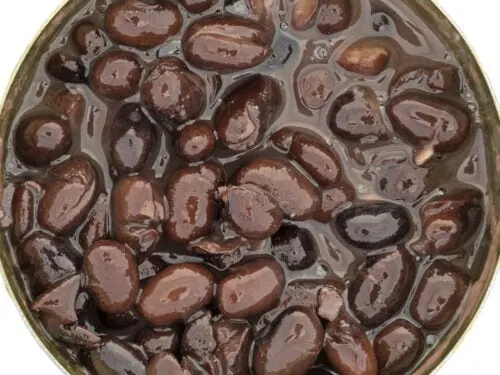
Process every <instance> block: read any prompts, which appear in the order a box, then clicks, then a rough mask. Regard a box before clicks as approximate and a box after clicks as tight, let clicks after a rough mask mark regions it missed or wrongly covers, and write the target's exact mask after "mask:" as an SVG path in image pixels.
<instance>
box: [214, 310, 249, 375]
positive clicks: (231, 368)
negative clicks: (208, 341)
mask: <svg viewBox="0 0 500 375" xmlns="http://www.w3.org/2000/svg"><path fill="white" fill-rule="evenodd" d="M213 329H214V335H215V341H216V343H217V347H216V348H215V356H216V357H217V358H218V359H219V361H220V363H221V365H222V373H223V374H225V375H249V374H250V369H249V365H248V357H249V354H250V347H251V345H252V340H253V332H252V327H251V326H250V324H249V323H248V322H246V321H244V320H229V319H224V318H223V319H221V320H219V321H218V322H217V323H214V326H213Z"/></svg>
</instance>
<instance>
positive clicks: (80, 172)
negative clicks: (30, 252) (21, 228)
mask: <svg viewBox="0 0 500 375" xmlns="http://www.w3.org/2000/svg"><path fill="white" fill-rule="evenodd" d="M50 178H51V179H50V182H47V184H46V187H45V195H44V196H43V197H42V199H41V200H40V205H39V207H38V221H39V223H40V225H41V226H43V227H45V228H47V229H49V230H50V231H52V232H53V233H56V234H67V233H70V232H71V231H73V230H74V229H75V228H76V227H77V226H78V225H80V224H81V222H82V219H83V218H84V217H85V215H87V213H88V212H89V211H90V208H91V207H92V204H93V203H94V200H95V195H96V192H97V175H96V171H95V169H94V167H93V166H92V164H91V163H90V162H89V161H88V160H87V159H86V158H85V157H83V156H74V157H72V158H71V159H68V160H67V161H65V162H64V163H62V164H59V165H58V166H56V167H54V168H52V170H51V171H50Z"/></svg>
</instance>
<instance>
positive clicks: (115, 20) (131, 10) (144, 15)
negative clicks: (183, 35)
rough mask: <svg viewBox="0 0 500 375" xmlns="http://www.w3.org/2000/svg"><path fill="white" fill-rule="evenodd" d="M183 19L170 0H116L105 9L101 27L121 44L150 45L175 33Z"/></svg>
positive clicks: (133, 45) (161, 41) (143, 46)
mask: <svg viewBox="0 0 500 375" xmlns="http://www.w3.org/2000/svg"><path fill="white" fill-rule="evenodd" d="M182 21H183V20H182V15H181V13H180V11H179V9H178V8H177V6H175V5H174V4H172V3H170V2H155V3H148V2H147V1H143V0H119V1H117V2H115V3H113V4H111V5H110V6H109V7H108V9H107V10H106V16H105V19H104V27H105V28H106V31H107V32H108V33H109V35H110V36H111V37H112V38H113V39H115V40H116V41H117V42H118V43H120V44H124V45H127V46H130V47H136V48H140V49H149V48H153V47H156V46H158V45H160V44H162V43H164V42H166V41H167V40H168V39H170V38H172V37H173V36H174V35H176V34H177V33H178V32H179V30H180V29H181V26H182Z"/></svg>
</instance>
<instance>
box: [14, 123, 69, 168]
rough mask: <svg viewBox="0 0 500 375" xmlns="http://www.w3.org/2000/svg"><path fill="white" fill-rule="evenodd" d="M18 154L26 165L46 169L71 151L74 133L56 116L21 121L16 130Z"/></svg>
mask: <svg viewBox="0 0 500 375" xmlns="http://www.w3.org/2000/svg"><path fill="white" fill-rule="evenodd" d="M15 142H16V143H15V146H16V153H17V155H18V156H19V158H20V159H21V160H22V161H24V162H25V163H27V164H29V165H32V166H34V167H44V166H47V165H49V164H50V163H51V162H53V161H54V160H56V159H58V158H60V157H61V156H63V155H64V154H65V153H67V152H68V151H69V148H70V147H71V144H72V131H71V127H70V126H69V124H68V123H67V122H66V121H64V120H63V119H61V118H59V117H57V116H54V115H38V116H35V117H30V118H27V119H25V120H23V121H21V123H20V125H19V127H18V128H17V130H16V141H15Z"/></svg>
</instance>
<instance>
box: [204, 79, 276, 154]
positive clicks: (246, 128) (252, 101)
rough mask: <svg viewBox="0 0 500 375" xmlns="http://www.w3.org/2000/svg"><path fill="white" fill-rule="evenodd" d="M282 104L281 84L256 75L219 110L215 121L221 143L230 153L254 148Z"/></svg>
mask: <svg viewBox="0 0 500 375" xmlns="http://www.w3.org/2000/svg"><path fill="white" fill-rule="evenodd" d="M281 105H282V97H281V92H280V88H279V86H278V84H277V83H276V82H275V81H274V80H273V79H271V78H269V77H264V76H256V77H254V78H252V79H251V80H250V81H249V82H246V83H245V84H243V85H241V86H239V87H237V88H236V89H235V90H233V91H232V92H231V93H230V94H229V95H228V97H227V98H226V100H225V101H224V102H223V103H222V104H221V106H220V107H219V108H218V109H217V112H216V114H215V118H214V122H215V127H216V130H217V134H218V135H219V139H220V141H221V142H222V143H223V144H224V145H225V146H226V147H227V148H228V149H230V150H233V151H247V150H249V149H251V148H253V147H255V146H256V145H257V144H258V143H259V142H260V141H261V140H262V138H263V136H264V133H265V131H266V130H267V129H268V128H269V126H270V125H271V124H272V123H273V121H274V120H275V118H276V117H277V115H278V111H280V110H281V109H280V108H281Z"/></svg>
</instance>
